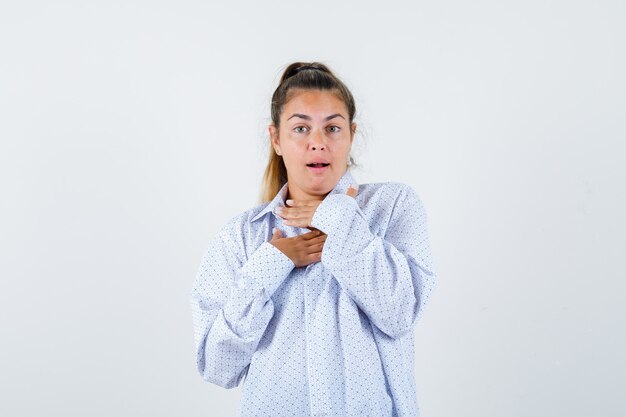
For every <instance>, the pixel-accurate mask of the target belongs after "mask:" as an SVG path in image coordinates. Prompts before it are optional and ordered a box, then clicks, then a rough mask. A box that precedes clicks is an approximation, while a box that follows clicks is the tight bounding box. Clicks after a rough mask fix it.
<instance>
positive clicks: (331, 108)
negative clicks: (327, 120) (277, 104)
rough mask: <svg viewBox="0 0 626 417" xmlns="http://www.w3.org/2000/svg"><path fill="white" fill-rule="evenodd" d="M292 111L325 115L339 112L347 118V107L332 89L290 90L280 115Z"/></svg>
mask: <svg viewBox="0 0 626 417" xmlns="http://www.w3.org/2000/svg"><path fill="white" fill-rule="evenodd" d="M293 113H302V114H307V115H310V116H314V115H319V116H326V115H328V114H334V113H341V114H343V115H344V116H345V117H346V119H347V118H348V109H347V107H346V105H345V103H344V102H343V100H342V99H341V96H340V95H339V92H337V91H334V90H300V89H298V90H296V89H294V90H292V91H291V92H290V93H289V99H288V100H287V102H286V103H285V107H284V108H283V114H282V117H287V118H289V117H290V116H291V115H292V114H293Z"/></svg>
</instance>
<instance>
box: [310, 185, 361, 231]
mask: <svg viewBox="0 0 626 417" xmlns="http://www.w3.org/2000/svg"><path fill="white" fill-rule="evenodd" d="M355 214H356V215H359V216H360V217H362V218H364V215H363V212H361V208H360V207H359V205H358V204H357V202H356V200H355V199H354V198H353V197H350V196H349V195H347V194H330V195H328V196H326V198H325V199H324V200H322V202H321V203H320V205H319V206H317V209H316V210H315V213H314V214H313V218H312V219H311V226H313V227H315V228H316V229H319V230H321V231H322V232H324V233H326V234H327V235H330V234H331V232H333V231H337V230H340V229H341V228H343V227H345V226H346V225H347V223H349V222H346V219H352V217H353V216H354V215H355Z"/></svg>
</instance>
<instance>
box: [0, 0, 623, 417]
mask: <svg viewBox="0 0 626 417" xmlns="http://www.w3.org/2000/svg"><path fill="white" fill-rule="evenodd" d="M625 21H626V3H625V2H623V1H621V0H619V1H618V0H615V1H610V0H600V1H591V0H589V1H565V0H554V1H545V0H542V1H537V0H530V1H529V0H524V1H521V0H520V1H496V0H491V1H465V2H464V1H458V0H448V1H445V0H444V1H421V2H406V3H401V2H396V1H386V2H383V3H380V2H376V5H374V3H372V4H368V3H364V2H356V1H355V2H325V1H316V2H279V1H265V2H251V1H250V2H248V3H236V2H235V3H231V4H229V5H225V4H219V5H217V4H213V2H210V1H176V2H174V1H152V2H149V1H107V2H105V1H90V2H78V1H76V2H68V1H59V2H43V1H30V2H29V1H19V2H18V1H14V2H10V4H9V2H8V1H6V2H3V3H2V5H0V139H1V148H0V181H1V187H0V190H1V201H0V222H1V223H0V230H1V231H0V235H1V240H0V242H1V243H0V252H1V256H0V274H1V281H0V328H1V332H2V333H1V334H2V341H1V344H0V392H1V393H2V394H1V396H2V399H1V400H0V415H2V416H64V417H72V416H81V417H82V416H92V417H96V416H153V417H154V416H176V417H179V416H211V417H221V416H234V414H235V411H236V407H237V402H238V399H239V391H238V389H234V390H225V389H222V388H219V387H216V386H212V385H210V384H208V383H205V382H203V381H202V380H201V379H200V376H199V374H198V373H197V371H196V369H195V357H194V349H193V330H192V324H191V310H190V306H189V303H188V295H189V291H190V289H191V285H192V282H193V279H194V277H195V274H196V271H197V268H198V266H199V262H200V258H201V256H202V254H203V252H204V250H205V249H206V246H207V244H208V242H209V240H210V239H211V238H212V237H213V235H214V234H215V233H216V232H217V229H218V228H219V227H221V226H222V225H223V224H224V223H225V222H226V220H227V219H228V218H230V217H232V216H233V215H235V214H236V213H238V212H240V211H243V210H246V209H248V208H250V207H252V206H254V205H256V204H257V197H258V193H259V186H260V179H261V174H262V171H263V168H264V164H265V159H266V155H267V154H266V148H267V142H266V141H267V130H266V126H267V123H268V122H269V100H270V96H271V93H272V91H273V90H274V88H275V87H276V83H277V81H278V78H279V76H280V73H281V71H282V69H283V68H284V66H286V65H287V64H289V63H290V62H293V61H296V60H319V61H322V62H325V63H326V64H328V65H329V66H330V67H331V68H332V69H333V70H334V71H336V73H337V74H338V75H339V76H340V77H341V78H342V79H343V80H344V81H345V82H346V84H347V85H348V86H349V87H350V88H351V89H352V91H353V93H354V95H355V97H356V99H357V106H358V119H357V122H358V123H359V129H360V134H359V136H358V137H357V138H356V142H358V143H357V144H356V145H355V146H356V149H355V158H356V160H357V162H358V163H359V164H360V166H361V168H360V169H358V170H355V171H354V176H355V177H356V178H357V180H359V181H360V182H362V183H364V182H380V181H401V182H405V183H407V184H410V185H411V186H412V187H413V188H414V189H415V190H416V191H417V192H418V194H419V195H420V197H421V198H422V200H423V202H424V204H425V207H426V211H427V214H428V227H429V232H430V236H431V244H432V251H433V257H434V262H435V265H436V267H437V272H438V274H439V283H438V287H437V289H436V290H435V292H434V293H433V298H432V302H431V304H430V305H429V306H428V308H427V311H426V313H425V315H424V317H423V319H422V320H421V321H420V322H419V323H418V325H417V326H416V330H415V331H416V343H417V345H416V358H417V362H416V375H417V376H416V377H417V384H418V401H419V403H420V406H421V411H422V415H423V417H458V416H464V417H492V416H493V417H499V416H507V417H528V416H532V417H542V416H550V417H552V416H568V417H587V416H603V417H613V416H615V417H617V416H624V415H626V399H625V398H626V384H625V382H624V376H625V374H626V360H625V355H624V352H625V351H626V326H625V324H626V323H625V322H626V309H625V308H624V303H625V302H626V284H625V283H624V278H625V274H624V272H623V271H624V267H623V259H624V252H625V249H626V244H625V239H624V233H625V232H626V227H625V226H626V225H625V223H626V222H625V215H624V212H625V208H626V207H625V206H626V204H625V200H626V192H625V190H626V185H625V184H626V181H625V179H626V172H625V168H624V165H625V164H624V162H625V160H626V158H625V148H626V146H625V145H624V140H625V139H626V128H625V120H626V117H625V116H626V111H625V110H626V82H625V77H624V74H626V59H625V51H626V45H625V42H624V40H625V39H626V29H625V25H624V22H625Z"/></svg>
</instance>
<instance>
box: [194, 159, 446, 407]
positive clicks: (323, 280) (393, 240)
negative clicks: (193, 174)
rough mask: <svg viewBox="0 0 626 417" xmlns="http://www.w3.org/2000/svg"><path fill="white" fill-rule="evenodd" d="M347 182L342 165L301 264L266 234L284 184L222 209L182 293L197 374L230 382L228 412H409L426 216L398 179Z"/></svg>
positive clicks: (426, 279)
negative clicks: (232, 401)
mask: <svg viewBox="0 0 626 417" xmlns="http://www.w3.org/2000/svg"><path fill="white" fill-rule="evenodd" d="M351 184H352V185H354V186H356V182H355V181H354V179H353V177H352V175H351V173H350V171H349V170H348V171H347V172H346V173H345V174H344V175H343V176H342V177H341V179H340V180H339V182H338V183H337V185H336V186H335V188H334V189H333V190H332V191H331V192H330V194H328V195H327V196H326V198H325V199H324V200H323V201H322V203H321V204H320V205H319V206H318V208H317V209H316V211H315V214H314V216H313V219H312V223H311V224H312V226H313V227H315V228H317V229H319V230H321V231H323V232H324V233H326V234H327V235H328V236H327V239H326V242H325V244H324V249H323V251H322V259H321V261H320V262H315V263H313V264H310V265H308V266H306V267H299V268H297V267H295V265H294V264H293V262H292V261H291V260H290V259H289V258H288V257H287V256H286V255H284V254H283V253H282V252H281V251H280V250H278V249H277V248H276V247H275V246H274V245H272V244H270V243H269V240H270V239H271V237H272V230H273V228H274V227H276V228H278V229H280V230H281V231H282V232H283V236H286V237H292V236H296V235H300V234H303V233H306V232H308V231H309V229H304V228H296V227H291V226H286V225H284V224H283V223H282V219H281V218H280V217H279V216H278V215H276V214H275V212H274V209H275V208H277V207H278V206H284V204H285V203H284V199H285V196H286V194H287V186H288V184H285V185H284V186H283V188H282V189H281V190H280V192H279V193H278V194H277V195H276V197H275V198H274V199H273V200H272V201H271V202H269V203H265V204H263V205H260V206H257V207H255V208H252V209H250V210H248V211H245V212H243V213H241V214H239V215H237V216H235V217H234V218H232V219H231V220H230V221H229V222H228V223H227V224H226V225H225V226H224V227H223V228H222V230H221V231H220V232H219V233H218V234H217V236H216V237H215V238H214V239H213V240H212V241H211V243H210V244H209V247H208V249H207V250H206V252H205V254H204V256H203V257H202V260H201V264H200V268H199V270H198V273H197V275H196V279H195V282H194V284H193V288H192V291H191V295H190V301H191V306H192V316H193V325H194V334H195V347H196V360H197V367H198V371H199V373H200V375H201V376H202V378H203V379H204V380H205V381H208V382H211V383H214V384H217V385H219V386H222V387H224V388H233V387H237V386H241V390H242V391H241V402H240V404H239V409H238V416H239V417H282V416H284V417H294V416H311V417H337V416H354V417H365V416H372V417H374V416H375V417H387V416H390V417H391V416H393V417H416V416H418V414H419V410H418V405H417V399H416V390H415V375H414V335H413V329H414V324H415V322H416V320H418V318H419V317H420V315H421V314H422V311H423V309H424V306H425V304H426V303H427V301H428V298H429V296H430V293H431V291H432V289H433V287H434V285H435V278H436V273H435V272H434V269H433V262H432V259H431V252H430V246H429V239H428V232H427V225H426V213H425V210H424V207H423V205H422V202H421V200H420V198H419V197H418V195H417V194H416V193H415V191H413V189H412V188H411V187H409V186H407V185H404V184H401V183H377V184H361V185H360V186H358V189H359V192H358V195H357V196H356V198H352V197H350V196H348V195H346V191H347V189H348V187H349V186H350V185H351Z"/></svg>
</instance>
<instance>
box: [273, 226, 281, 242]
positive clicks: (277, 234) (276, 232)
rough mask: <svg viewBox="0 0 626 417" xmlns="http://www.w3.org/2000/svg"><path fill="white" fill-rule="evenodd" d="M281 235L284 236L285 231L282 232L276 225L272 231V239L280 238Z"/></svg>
mask: <svg viewBox="0 0 626 417" xmlns="http://www.w3.org/2000/svg"><path fill="white" fill-rule="evenodd" d="M281 237H283V232H281V231H280V229H279V228H277V227H275V228H274V230H273V231H272V240H276V239H280V238H281Z"/></svg>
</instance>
